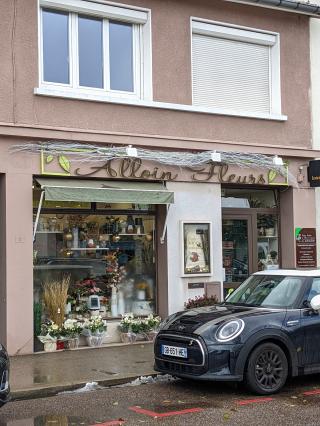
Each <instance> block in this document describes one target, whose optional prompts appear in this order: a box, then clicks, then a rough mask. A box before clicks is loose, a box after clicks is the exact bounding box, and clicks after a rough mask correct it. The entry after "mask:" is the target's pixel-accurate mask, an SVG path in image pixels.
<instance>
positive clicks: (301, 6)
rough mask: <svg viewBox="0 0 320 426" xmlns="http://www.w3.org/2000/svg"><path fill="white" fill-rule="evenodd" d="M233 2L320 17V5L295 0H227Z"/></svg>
mask: <svg viewBox="0 0 320 426" xmlns="http://www.w3.org/2000/svg"><path fill="white" fill-rule="evenodd" d="M226 1H230V2H232V3H242V4H252V5H255V6H262V7H268V8H272V9H281V10H285V11H287V12H294V13H301V14H305V15H310V16H314V17H318V18H319V17H320V6H319V5H317V4H310V3H304V2H301V1H293V0H226Z"/></svg>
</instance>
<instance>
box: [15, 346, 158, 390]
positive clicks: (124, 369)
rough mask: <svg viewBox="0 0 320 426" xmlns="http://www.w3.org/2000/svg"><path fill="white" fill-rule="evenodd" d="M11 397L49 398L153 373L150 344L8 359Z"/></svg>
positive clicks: (38, 354)
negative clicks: (93, 383) (62, 392)
mask: <svg viewBox="0 0 320 426" xmlns="http://www.w3.org/2000/svg"><path fill="white" fill-rule="evenodd" d="M10 363H11V367H10V385H11V391H12V395H13V397H19V398H21V397H26V398H30V397H38V396H43V395H46V396H49V395H52V394H55V393H56V392H57V391H61V390H66V389H75V388H77V387H80V386H82V385H84V384H85V383H88V382H98V383H99V384H101V385H104V386H110V385H112V384H118V383H123V382H128V381H130V380H131V379H133V378H135V377H139V376H142V375H150V374H154V373H155V371H154V370H153V344H152V343H151V342H143V343H135V344H132V345H123V344H117V345H109V346H105V347H101V348H89V347H85V348H81V349H77V350H69V351H56V352H52V353H36V354H31V355H19V356H14V357H10Z"/></svg>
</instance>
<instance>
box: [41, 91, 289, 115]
mask: <svg viewBox="0 0 320 426" xmlns="http://www.w3.org/2000/svg"><path fill="white" fill-rule="evenodd" d="M34 94H35V95H41V96H53V97H57V98H67V99H78V100H85V101H93V102H105V103H111V104H118V105H129V106H139V107H146V108H158V109H166V110H173V111H183V112H193V113H200V114H211V115H224V116H232V117H244V118H256V119H260V120H271V121H287V119H288V117H287V116H286V115H282V114H265V113H250V112H241V111H234V110H227V109H222V108H206V107H200V106H195V105H185V104H173V103H167V102H156V101H151V100H142V99H136V98H129V97H128V98H124V97H121V98H120V97H119V98H118V97H111V96H108V95H105V94H100V93H90V92H88V93H83V92H82V93H79V92H78V91H76V90H69V89H63V88H56V87H55V88H52V87H39V88H35V89H34Z"/></svg>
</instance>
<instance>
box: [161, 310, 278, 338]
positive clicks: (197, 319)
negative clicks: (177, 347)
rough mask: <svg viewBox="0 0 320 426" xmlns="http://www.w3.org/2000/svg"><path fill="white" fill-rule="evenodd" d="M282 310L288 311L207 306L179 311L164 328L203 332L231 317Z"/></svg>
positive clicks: (244, 316) (258, 314)
mask: <svg viewBox="0 0 320 426" xmlns="http://www.w3.org/2000/svg"><path fill="white" fill-rule="evenodd" d="M281 311H283V312H284V313H285V312H286V310H285V309H283V310H282V309H269V308H260V307H250V306H238V305H228V304H221V305H220V304H219V305H214V306H206V307H203V308H196V309H190V310H187V311H182V312H178V313H177V314H175V315H174V316H173V317H172V318H171V319H170V320H169V321H168V323H167V324H166V325H165V326H164V327H163V329H162V330H168V331H175V332H180V333H196V334H201V333H202V332H203V331H204V330H205V329H207V328H208V326H215V325H216V326H219V324H221V323H222V322H225V321H227V320H229V319H233V318H242V319H245V318H249V317H253V316H260V315H268V314H273V313H274V312H281Z"/></svg>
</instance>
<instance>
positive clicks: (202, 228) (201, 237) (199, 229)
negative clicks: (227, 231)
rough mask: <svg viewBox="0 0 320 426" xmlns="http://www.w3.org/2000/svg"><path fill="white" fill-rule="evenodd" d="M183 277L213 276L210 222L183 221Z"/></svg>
mask: <svg viewBox="0 0 320 426" xmlns="http://www.w3.org/2000/svg"><path fill="white" fill-rule="evenodd" d="M180 223H181V225H180V230H181V231H180V233H181V248H182V250H181V252H182V256H181V257H182V262H181V264H182V271H181V275H182V277H196V276H209V275H211V274H212V247H211V244H212V243H211V229H212V223H211V222H210V221H204V222H202V221H181V222H180Z"/></svg>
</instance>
